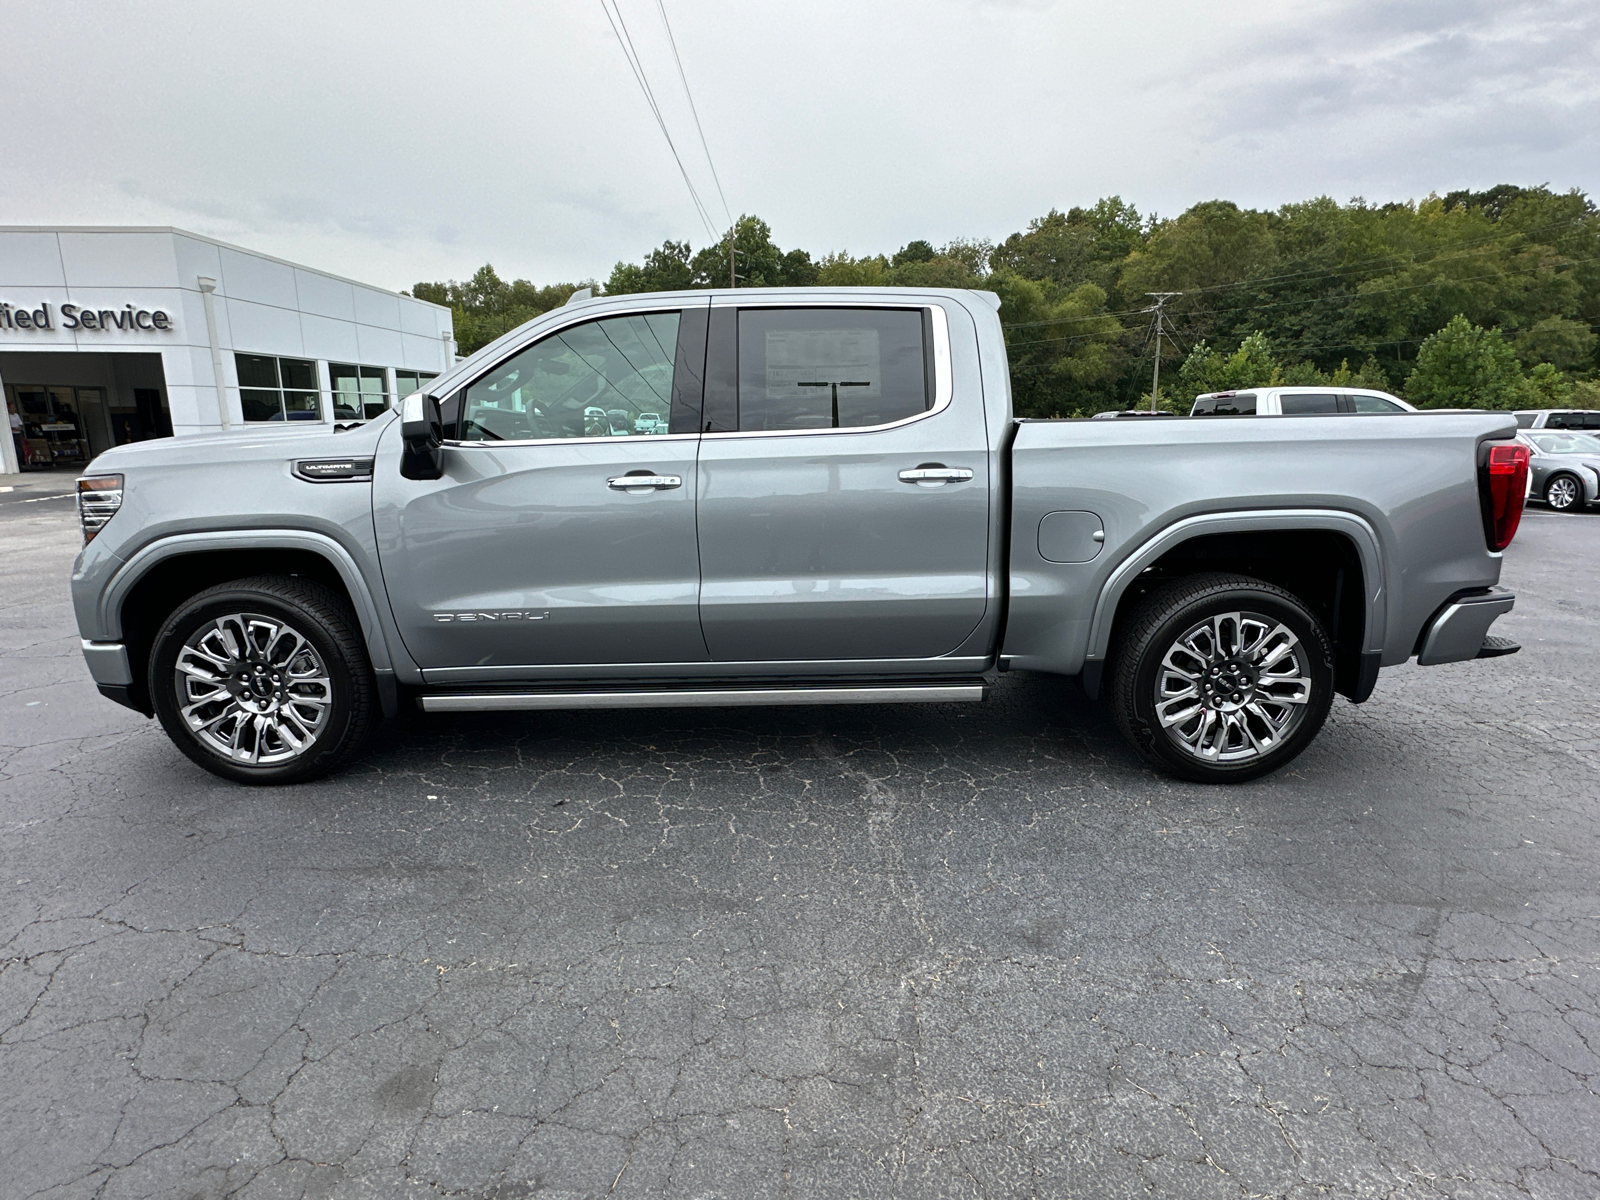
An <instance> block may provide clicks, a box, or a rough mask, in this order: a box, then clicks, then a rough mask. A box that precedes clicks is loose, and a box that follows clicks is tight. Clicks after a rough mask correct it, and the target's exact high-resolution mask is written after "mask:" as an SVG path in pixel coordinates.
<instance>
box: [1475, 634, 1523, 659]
mask: <svg viewBox="0 0 1600 1200" xmlns="http://www.w3.org/2000/svg"><path fill="white" fill-rule="evenodd" d="M1521 649H1522V643H1521V642H1514V641H1512V640H1511V639H1510V638H1508V637H1496V636H1495V635H1494V634H1492V633H1491V634H1487V635H1485V636H1484V639H1483V645H1482V646H1481V647H1480V648H1479V650H1478V653H1477V654H1476V655H1475V656H1474V657H1476V658H1499V657H1501V656H1502V655H1506V654H1515V653H1516V652H1517V651H1518V650H1521Z"/></svg>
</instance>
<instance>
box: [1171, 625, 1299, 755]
mask: <svg viewBox="0 0 1600 1200" xmlns="http://www.w3.org/2000/svg"><path fill="white" fill-rule="evenodd" d="M1155 692H1156V694H1155V701H1156V706H1155V712H1156V719H1157V720H1158V721H1159V722H1160V725H1161V730H1162V732H1163V733H1165V734H1166V735H1167V737H1168V738H1170V739H1171V740H1172V743H1173V744H1174V745H1175V746H1177V747H1178V748H1179V749H1181V750H1183V751H1184V752H1185V753H1187V754H1189V755H1192V756H1193V757H1195V758H1197V759H1200V760H1201V761H1202V762H1211V763H1217V762H1223V763H1238V762H1247V761H1249V760H1251V759H1255V758H1260V757H1261V756H1262V755H1264V754H1267V753H1270V752H1271V751H1272V750H1273V749H1275V748H1276V747H1277V746H1279V745H1280V744H1281V743H1282V742H1283V741H1284V739H1285V738H1287V737H1288V736H1289V735H1290V734H1291V733H1293V732H1294V730H1295V729H1296V728H1297V727H1298V726H1299V724H1300V722H1301V721H1302V720H1303V719H1304V718H1305V713H1306V705H1307V704H1308V703H1309V701H1310V699H1311V660H1310V658H1309V657H1308V656H1307V654H1306V650H1305V647H1304V646H1302V645H1301V644H1300V639H1299V638H1297V637H1296V636H1295V635H1294V634H1293V633H1292V632H1291V631H1290V630H1289V628H1288V626H1286V625H1284V624H1283V623H1282V622H1281V621H1277V620H1274V619H1273V618H1271V617H1264V616H1262V615H1260V614H1259V613H1249V612H1230V613H1218V614H1217V615H1216V616H1213V617H1207V618H1206V619H1205V620H1204V621H1201V622H1200V623H1199V624H1198V625H1195V626H1194V627H1192V628H1191V629H1189V630H1188V631H1187V632H1186V633H1184V634H1182V635H1181V636H1180V637H1179V638H1178V639H1177V640H1176V641H1174V642H1173V643H1172V645H1171V646H1170V647H1169V648H1168V650H1167V652H1166V653H1165V654H1164V655H1162V657H1161V666H1160V668H1159V669H1158V670H1157V671H1156V686H1155Z"/></svg>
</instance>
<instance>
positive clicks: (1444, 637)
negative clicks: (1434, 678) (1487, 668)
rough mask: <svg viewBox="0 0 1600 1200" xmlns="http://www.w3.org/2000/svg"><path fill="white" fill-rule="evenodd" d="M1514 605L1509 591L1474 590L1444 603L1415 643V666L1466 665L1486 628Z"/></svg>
mask: <svg viewBox="0 0 1600 1200" xmlns="http://www.w3.org/2000/svg"><path fill="white" fill-rule="evenodd" d="M1516 602H1517V597H1516V593H1514V592H1512V591H1511V590H1510V589H1509V588H1503V587H1490V588H1475V589H1473V590H1472V591H1470V592H1459V593H1457V594H1456V595H1454V596H1452V597H1450V599H1449V600H1447V601H1445V603H1444V606H1443V607H1442V608H1440V609H1439V611H1438V612H1437V613H1435V614H1434V616H1433V619H1432V620H1431V621H1429V622H1428V624H1427V625H1425V626H1424V627H1423V630H1422V636H1421V637H1420V638H1419V639H1418V640H1417V665H1418V666H1422V667H1432V666H1436V665H1437V664H1439V663H1451V662H1465V661H1466V660H1468V659H1470V658H1477V657H1478V651H1479V650H1481V649H1482V648H1483V639H1484V638H1485V637H1487V636H1488V635H1489V626H1490V625H1493V624H1494V622H1495V620H1496V619H1497V618H1499V617H1503V616H1505V614H1506V613H1508V612H1510V611H1511V608H1512V606H1513V605H1514V604H1516Z"/></svg>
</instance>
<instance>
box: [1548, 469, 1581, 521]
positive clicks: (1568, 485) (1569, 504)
mask: <svg viewBox="0 0 1600 1200" xmlns="http://www.w3.org/2000/svg"><path fill="white" fill-rule="evenodd" d="M1557 484H1560V485H1561V486H1560V487H1557V486H1556V485H1557ZM1544 502H1545V504H1547V505H1548V506H1549V507H1550V508H1552V509H1554V510H1555V511H1556V512H1580V511H1582V509H1583V480H1581V479H1579V478H1578V477H1577V476H1576V475H1570V474H1567V473H1566V472H1562V473H1561V474H1559V475H1552V476H1551V477H1550V478H1549V479H1547V480H1545V483H1544Z"/></svg>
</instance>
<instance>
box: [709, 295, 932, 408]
mask: <svg viewBox="0 0 1600 1200" xmlns="http://www.w3.org/2000/svg"><path fill="white" fill-rule="evenodd" d="M926 326H927V317H926V316H925V314H924V313H923V312H922V310H920V309H869V308H750V309H742V310H740V312H739V347H738V354H739V384H738V388H739V398H738V427H739V429H740V430H741V431H762V432H765V431H772V430H798V429H851V428H857V429H859V428H863V427H868V426H873V425H888V424H891V423H893V422H895V421H903V420H905V419H906V418H908V417H914V416H916V415H917V414H918V413H923V412H926V411H927V410H928V408H929V406H930V404H931V403H932V397H933V380H932V374H933V372H932V369H931V368H932V363H931V361H930V352H929V351H930V346H931V341H932V339H931V338H930V337H929V336H928V330H927V328H926Z"/></svg>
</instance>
